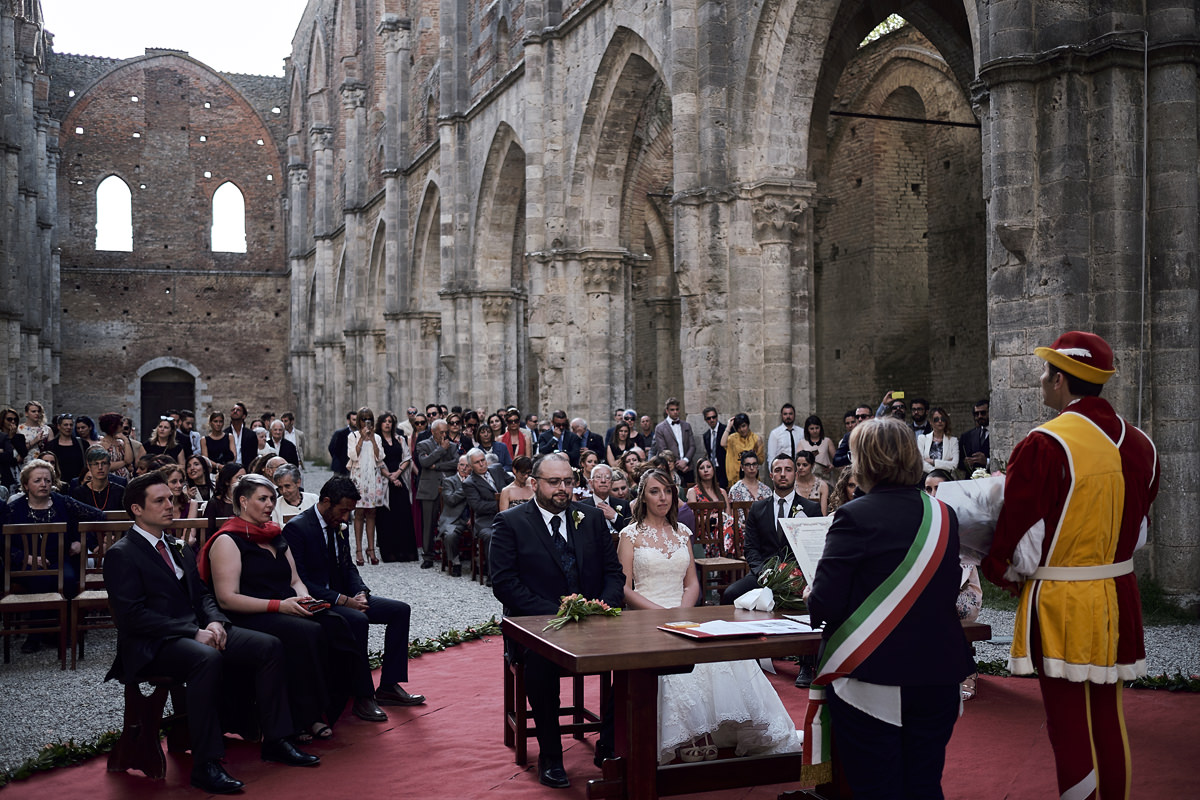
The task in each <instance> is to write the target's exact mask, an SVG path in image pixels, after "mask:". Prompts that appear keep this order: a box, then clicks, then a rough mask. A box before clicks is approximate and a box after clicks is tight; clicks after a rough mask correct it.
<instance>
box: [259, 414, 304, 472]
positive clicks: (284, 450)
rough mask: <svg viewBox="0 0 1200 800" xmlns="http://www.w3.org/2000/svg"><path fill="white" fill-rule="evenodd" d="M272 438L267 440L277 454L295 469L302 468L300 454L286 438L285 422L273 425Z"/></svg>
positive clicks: (276, 421)
mask: <svg viewBox="0 0 1200 800" xmlns="http://www.w3.org/2000/svg"><path fill="white" fill-rule="evenodd" d="M269 430H270V436H269V437H268V439H267V444H269V445H270V446H271V447H274V448H275V452H276V453H278V454H279V457H280V458H282V459H283V460H284V461H286V462H288V463H289V464H291V465H292V466H293V467H298V466H300V453H298V452H297V451H296V445H294V444H292V443H291V442H289V441H288V440H287V439H285V438H284V428H283V420H279V419H277V420H275V421H274V422H272V423H271V427H270V428H269Z"/></svg>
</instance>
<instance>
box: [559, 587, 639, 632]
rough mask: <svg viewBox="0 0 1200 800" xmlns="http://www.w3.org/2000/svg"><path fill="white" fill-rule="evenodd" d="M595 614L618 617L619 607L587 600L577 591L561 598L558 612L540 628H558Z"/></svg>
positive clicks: (601, 601) (599, 601)
mask: <svg viewBox="0 0 1200 800" xmlns="http://www.w3.org/2000/svg"><path fill="white" fill-rule="evenodd" d="M597 615H599V616H604V617H619V616H621V609H619V608H613V607H612V606H610V605H609V604H608V603H606V602H604V601H603V600H589V599H587V598H586V597H584V596H583V595H581V594H579V593H576V594H569V595H567V596H566V597H564V598H563V599H562V605H560V606H559V607H558V613H557V614H555V615H554V619H552V620H550V624H549V625H547V626H546V627H544V628H542V630H544V631H548V630H550V629H551V628H554V630H559V629H560V628H562V626H563V625H566V624H567V623H568V622H578V621H579V620H581V619H583V618H584V617H591V616H597Z"/></svg>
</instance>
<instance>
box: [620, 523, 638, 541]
mask: <svg viewBox="0 0 1200 800" xmlns="http://www.w3.org/2000/svg"><path fill="white" fill-rule="evenodd" d="M636 531H637V525H635V524H629V525H626V526H625V527H624V528H622V529H621V532H620V533H619V534H618V536H619V537H620V538H621V540H622V541H630V542H632V541H634V533H635V532H636Z"/></svg>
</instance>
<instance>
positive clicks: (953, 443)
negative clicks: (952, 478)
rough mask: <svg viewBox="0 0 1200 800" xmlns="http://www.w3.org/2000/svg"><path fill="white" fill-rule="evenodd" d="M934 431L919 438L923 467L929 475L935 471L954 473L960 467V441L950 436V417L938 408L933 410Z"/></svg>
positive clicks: (918, 446) (918, 447)
mask: <svg viewBox="0 0 1200 800" xmlns="http://www.w3.org/2000/svg"><path fill="white" fill-rule="evenodd" d="M932 424H933V431H932V432H930V433H923V434H921V435H920V436H918V437H917V449H918V450H920V451H921V465H922V467H923V468H924V470H925V473H926V474H928V473H930V472H933V471H934V470H935V469H941V470H945V471H946V472H954V470H955V469H956V468H957V466H958V439H957V438H956V437H954V436H951V435H950V415H949V414H947V413H946V409H944V408H942V407H941V406H938V407H937V408H935V409H933V420H932Z"/></svg>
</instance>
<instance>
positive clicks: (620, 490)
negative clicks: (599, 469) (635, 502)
mask: <svg viewBox="0 0 1200 800" xmlns="http://www.w3.org/2000/svg"><path fill="white" fill-rule="evenodd" d="M609 493H610V494H612V496H613V497H615V498H617V499H618V500H626V501H628V500H629V476H628V475H626V474H625V472H624V471H623V470H619V469H614V470H613V474H612V488H611V489H609Z"/></svg>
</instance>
